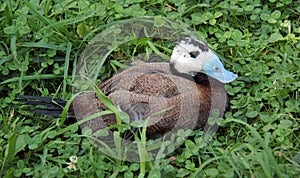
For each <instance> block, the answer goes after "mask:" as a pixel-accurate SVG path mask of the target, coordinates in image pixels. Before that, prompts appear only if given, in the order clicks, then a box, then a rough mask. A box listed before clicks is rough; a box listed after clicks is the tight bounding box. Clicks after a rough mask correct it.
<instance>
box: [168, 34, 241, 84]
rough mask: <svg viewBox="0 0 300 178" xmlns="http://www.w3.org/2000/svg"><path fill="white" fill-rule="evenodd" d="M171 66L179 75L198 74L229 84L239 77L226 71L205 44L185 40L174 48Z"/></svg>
mask: <svg viewBox="0 0 300 178" xmlns="http://www.w3.org/2000/svg"><path fill="white" fill-rule="evenodd" d="M170 65H172V67H173V68H175V70H177V71H178V72H179V73H185V74H195V73H198V72H202V73H205V74H206V75H208V76H210V77H212V78H215V79H217V80H219V81H220V82H222V83H228V82H232V81H233V80H235V79H236V78H237V77H238V76H237V74H234V73H232V72H230V71H228V70H226V69H225V68H224V66H223V64H222V63H221V61H220V59H219V57H218V56H217V55H216V54H215V53H214V52H213V51H212V50H211V49H209V48H208V47H207V45H206V44H205V43H204V42H201V41H198V40H195V39H191V38H184V39H182V40H181V41H180V42H179V43H177V44H176V46H175V47H174V50H173V53H172V56H171V60H170Z"/></svg>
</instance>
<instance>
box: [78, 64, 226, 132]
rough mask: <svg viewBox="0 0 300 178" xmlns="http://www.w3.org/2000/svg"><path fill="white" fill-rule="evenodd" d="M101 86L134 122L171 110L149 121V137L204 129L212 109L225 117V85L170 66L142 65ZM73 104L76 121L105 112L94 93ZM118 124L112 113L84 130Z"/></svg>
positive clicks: (96, 119) (82, 95)
mask: <svg viewBox="0 0 300 178" xmlns="http://www.w3.org/2000/svg"><path fill="white" fill-rule="evenodd" d="M195 81H197V82H198V83H196V82H195ZM98 86H99V88H100V89H101V90H102V91H103V93H104V94H105V95H107V96H108V97H109V98H110V99H111V100H112V101H113V102H114V104H116V105H118V106H119V107H120V109H121V110H122V111H124V112H126V113H127V114H128V115H129V116H130V118H131V121H133V120H138V119H146V118H148V117H149V116H151V115H152V114H154V113H157V112H159V111H161V110H164V109H168V108H170V109H169V110H167V111H166V112H164V113H161V114H159V115H156V116H153V117H151V118H150V119H149V123H148V127H147V136H148V138H156V137H159V136H161V135H163V134H165V133H167V132H168V131H171V130H172V131H177V130H178V129H180V128H183V129H189V128H190V129H198V128H203V127H204V126H205V124H206V122H207V119H208V117H209V115H210V112H211V110H212V109H218V110H219V112H220V116H222V115H223V113H224V111H225V108H226V105H227V94H226V91H225V89H224V84H222V83H220V82H218V81H216V80H214V79H212V78H209V77H207V76H206V75H205V74H202V73H198V74H197V75H196V76H195V77H194V78H192V77H190V78H185V77H182V76H178V75H174V74H173V73H172V71H171V69H170V67H169V64H168V63H141V64H138V65H136V66H134V67H132V68H131V69H128V70H126V71H123V72H121V73H119V74H117V75H115V76H114V77H112V78H111V79H109V80H108V81H106V82H103V83H100V84H99V85H98ZM72 105H73V108H72V109H73V111H72V112H74V114H75V117H76V119H77V120H81V119H83V118H85V117H87V116H89V115H91V114H94V113H97V112H99V111H103V110H105V109H106V107H105V106H104V105H103V104H102V103H101V101H99V99H98V98H97V97H96V96H95V93H94V92H87V93H83V94H81V95H79V96H78V97H76V98H75V99H74V100H73V103H72ZM115 123H116V120H115V116H114V115H112V114H111V115H106V116H102V117H98V118H95V119H93V120H90V121H88V122H86V123H84V124H82V125H81V127H82V128H83V127H90V128H92V130H93V131H97V130H99V129H103V128H105V127H107V126H110V125H112V124H115Z"/></svg>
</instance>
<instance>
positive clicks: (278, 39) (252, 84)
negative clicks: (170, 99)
mask: <svg viewBox="0 0 300 178" xmlns="http://www.w3.org/2000/svg"><path fill="white" fill-rule="evenodd" d="M0 14H1V16H0V27H1V29H3V30H1V31H0V37H1V42H0V71H1V72H0V76H1V82H0V90H1V98H0V103H1V107H0V111H1V115H0V127H1V129H0V155H1V156H0V167H1V170H0V172H1V174H2V175H1V176H4V177H20V176H23V177H27V176H28V177H30V176H34V177H42V176H43V177H44V176H46V177H63V176H68V177H76V176H77V175H78V177H88V176H97V177H108V176H111V177H123V176H124V177H134V176H140V177H142V176H144V175H146V176H149V177H158V176H161V177H171V176H173V177H188V176H192V177H199V176H200V177H296V176H299V174H300V151H299V150H300V137H299V134H300V125H299V121H300V113H299V110H300V102H299V92H300V89H299V88H300V82H299V81H300V73H299V66H300V54H299V50H300V37H299V35H300V18H299V17H300V2H298V1H292V0H278V1H275V0H269V1H258V0H250V1H244V0H233V1H229V0H225V1H222V2H220V1H216V0H214V1H182V0H181V1H173V0H171V1H168V2H167V1H161V0H155V1H151V2H150V1H139V0H131V1H130V0H128V1H119V0H116V1H114V2H110V1H107V0H104V1H101V3H100V2H97V1H88V0H81V1H70V0H61V1H55V0H52V1H50V0H41V1H34V0H17V1H11V0H8V1H5V2H3V3H1V5H0ZM142 16H163V17H167V18H169V19H172V20H175V21H183V22H185V23H186V24H188V25H189V26H191V27H192V28H193V29H195V30H196V31H197V32H198V33H199V34H200V35H201V36H203V37H204V38H205V39H206V40H207V42H208V43H209V44H210V45H211V46H212V48H213V49H214V50H215V51H217V52H218V54H219V55H220V56H222V57H223V58H222V59H223V63H224V64H225V65H226V68H227V69H229V70H231V71H234V72H235V73H238V74H239V76H240V77H239V78H238V79H237V80H236V81H234V82H232V83H230V84H228V85H226V89H227V91H228V93H229V95H230V97H231V101H230V106H231V108H230V110H229V111H228V112H227V113H226V114H225V116H224V119H223V120H222V122H221V127H220V128H219V130H218V132H217V134H216V135H215V136H214V138H213V139H212V140H211V141H210V142H209V143H208V144H207V145H205V146H203V147H200V146H199V143H200V137H199V135H201V131H197V132H192V134H191V135H192V136H191V137H190V139H188V140H186V141H185V142H184V144H183V145H182V146H181V147H180V148H178V149H176V150H175V151H174V152H173V153H172V154H170V155H166V156H165V157H164V158H161V159H157V160H155V161H151V162H144V163H131V162H124V161H120V160H117V159H114V158H111V157H109V156H107V155H105V154H103V153H101V152H99V151H97V149H96V148H95V147H93V146H92V145H91V142H90V141H89V139H87V138H86V137H85V136H88V135H89V134H90V133H89V131H88V130H83V131H82V132H79V131H78V127H77V126H76V125H74V124H73V125H72V124H71V126H67V125H68V124H67V123H63V124H62V123H61V122H60V121H61V120H60V118H58V119H49V118H47V117H41V116H38V115H34V114H32V113H29V112H28V111H24V110H23V109H22V108H20V107H17V106H16V105H15V104H14V103H13V100H14V99H15V97H16V95H20V94H26V95H38V96H51V95H52V96H54V95H55V96H56V97H62V98H65V99H69V98H71V96H72V91H71V89H72V86H71V84H72V73H73V70H74V67H75V62H76V61H77V59H78V57H79V55H80V54H81V52H82V50H83V49H84V48H85V46H86V45H87V43H88V42H89V41H90V40H91V39H92V38H93V37H94V36H95V35H96V34H98V33H99V32H101V31H102V30H103V29H105V28H106V27H107V26H108V24H112V23H118V21H120V20H124V19H129V18H135V17H142ZM131 55H132V52H131V51H129V50H128V51H117V52H116V53H115V54H114V55H113V56H111V57H110V59H111V61H110V62H107V63H105V64H104V65H105V66H104V68H103V70H102V71H101V76H100V78H101V79H103V78H107V77H109V76H110V75H112V74H113V72H114V70H115V69H116V68H117V67H120V65H121V64H122V62H124V59H128V58H130V57H131ZM66 128H67V129H66ZM72 155H76V156H77V157H78V160H76V159H75V160H74V157H73V158H72V160H69V158H70V157H71V156H72ZM67 162H68V163H69V164H67ZM71 165H75V166H76V168H77V169H76V170H74V169H72V167H70V166H71ZM68 166H69V168H68Z"/></svg>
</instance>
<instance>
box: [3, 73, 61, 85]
mask: <svg viewBox="0 0 300 178" xmlns="http://www.w3.org/2000/svg"><path fill="white" fill-rule="evenodd" d="M61 77H63V76H62V75H54V74H44V75H27V76H25V77H22V80H40V79H54V78H61ZM19 80H20V77H14V78H10V79H7V80H5V81H3V82H1V83H0V85H3V84H7V83H12V82H16V81H19Z"/></svg>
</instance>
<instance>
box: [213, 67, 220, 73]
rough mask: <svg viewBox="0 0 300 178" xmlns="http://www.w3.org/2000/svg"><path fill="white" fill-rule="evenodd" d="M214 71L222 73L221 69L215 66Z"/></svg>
mask: <svg viewBox="0 0 300 178" xmlns="http://www.w3.org/2000/svg"><path fill="white" fill-rule="evenodd" d="M213 69H214V71H216V72H220V71H221V69H220V68H219V67H217V66H214V67H213Z"/></svg>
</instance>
